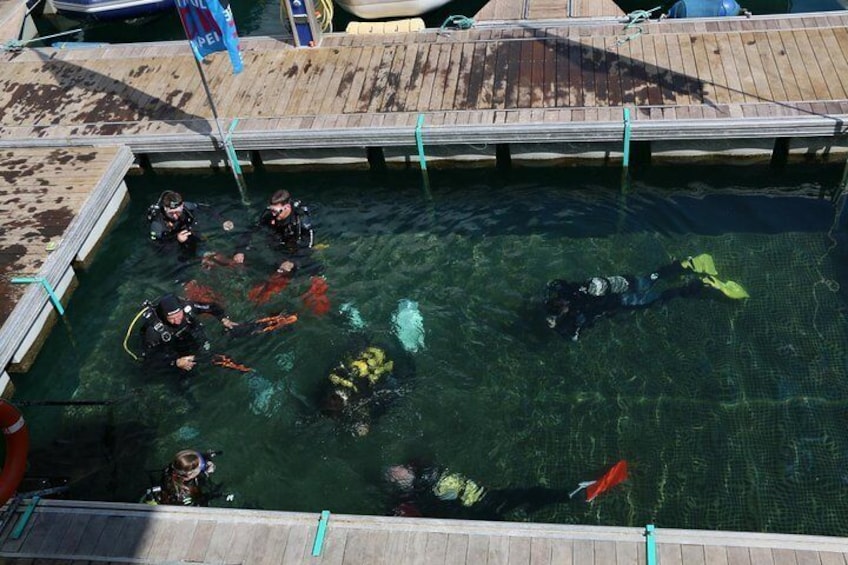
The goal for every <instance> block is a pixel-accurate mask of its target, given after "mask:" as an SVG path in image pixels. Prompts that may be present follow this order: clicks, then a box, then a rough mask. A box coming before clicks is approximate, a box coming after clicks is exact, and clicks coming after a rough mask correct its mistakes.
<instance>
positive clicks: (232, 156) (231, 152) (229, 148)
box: [192, 57, 247, 204]
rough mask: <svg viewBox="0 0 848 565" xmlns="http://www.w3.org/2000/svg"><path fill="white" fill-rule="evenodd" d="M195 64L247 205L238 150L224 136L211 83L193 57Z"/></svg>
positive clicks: (231, 168)
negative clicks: (210, 86)
mask: <svg viewBox="0 0 848 565" xmlns="http://www.w3.org/2000/svg"><path fill="white" fill-rule="evenodd" d="M192 58H193V59H194V64H195V65H196V66H197V72H199V73H200V81H201V82H202V83H203V90H205V91H206V100H208V101H209V107H210V108H211V109H212V118H213V119H214V120H215V127H216V128H218V135H219V136H220V138H221V145H222V146H223V148H224V154H225V155H226V161H227V163H228V164H229V165H230V170H231V171H232V172H233V177H235V179H236V185H238V189H239V194H240V195H241V201H242V202H243V203H244V204H247V183H245V181H244V175H243V174H242V172H241V165H239V162H238V156H237V155H236V150H235V148H234V147H233V145H232V141H231V140H230V138H229V136H225V135H224V130H222V129H221V122H220V121H219V120H218V109H217V108H216V107H215V99H214V98H212V90H210V88H209V83H208V82H207V80H206V73H205V72H203V65H201V64H200V61H198V60H197V57H192Z"/></svg>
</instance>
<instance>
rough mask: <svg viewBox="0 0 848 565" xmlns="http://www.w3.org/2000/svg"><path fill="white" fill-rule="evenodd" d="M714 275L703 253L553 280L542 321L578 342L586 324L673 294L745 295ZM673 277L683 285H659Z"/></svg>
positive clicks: (663, 299) (671, 296) (708, 256)
mask: <svg viewBox="0 0 848 565" xmlns="http://www.w3.org/2000/svg"><path fill="white" fill-rule="evenodd" d="M717 275H718V272H717V271H716V268H715V263H714V262H713V258H712V257H711V256H710V255H708V254H706V253H704V254H701V255H698V256H697V257H689V258H687V259H685V260H683V261H675V262H673V263H671V264H669V265H666V266H664V267H662V268H660V269H659V270H657V271H656V272H654V273H651V274H650V275H647V276H641V277H634V276H629V275H624V276H622V275H615V276H611V277H592V278H591V279H589V280H587V281H585V282H582V283H570V282H567V281H564V280H562V279H556V280H553V281H551V282H549V283H548V286H547V289H546V296H545V309H546V311H547V317H546V321H547V324H548V327H549V328H551V329H553V330H556V331H557V332H558V333H559V334H560V335H562V336H564V337H568V338H570V339H571V340H572V341H577V340H578V339H579V338H580V332H581V331H582V330H583V329H584V328H587V327H590V326H591V325H592V324H593V323H594V322H595V321H596V320H598V319H600V318H602V317H604V316H609V315H612V314H614V313H616V312H619V311H623V310H635V309H638V308H646V307H648V306H650V305H651V304H656V303H662V302H665V301H668V300H671V299H672V298H676V297H707V296H710V295H712V296H722V295H723V296H726V297H728V298H732V299H742V298H748V293H747V292H746V291H745V289H744V288H742V286H741V285H740V284H738V283H736V282H733V281H721V280H719V279H718V278H717ZM677 279H683V280H682V283H683V284H681V285H679V286H670V287H666V288H665V290H659V289H658V288H657V287H659V286H662V283H668V282H669V281H674V280H677Z"/></svg>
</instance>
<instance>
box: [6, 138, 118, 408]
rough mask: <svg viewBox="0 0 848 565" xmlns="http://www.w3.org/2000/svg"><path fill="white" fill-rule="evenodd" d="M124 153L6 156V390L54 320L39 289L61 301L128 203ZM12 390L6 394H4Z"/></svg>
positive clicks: (22, 152)
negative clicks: (10, 372)
mask: <svg viewBox="0 0 848 565" xmlns="http://www.w3.org/2000/svg"><path fill="white" fill-rule="evenodd" d="M132 158H133V157H132V153H130V151H129V150H128V149H127V148H125V147H99V148H96V149H95V148H92V147H88V148H54V149H34V148H30V149H5V150H2V151H0V326H2V327H0V369H3V373H2V377H0V392H3V391H5V389H6V387H7V385H8V384H9V377H8V375H7V374H6V372H5V369H7V368H10V365H11V369H13V370H26V368H27V367H28V365H29V364H31V362H32V360H33V357H34V355H35V353H36V352H37V351H38V348H39V346H40V342H41V340H42V339H43V337H44V334H45V333H46V331H47V330H48V329H49V327H50V326H51V325H52V323H53V322H55V320H56V316H55V313H54V306H53V305H52V304H51V302H50V296H49V295H48V293H47V292H46V290H45V286H43V285H42V284H40V283H29V284H14V283H13V281H15V280H16V278H17V279H21V278H30V279H31V278H35V277H43V278H44V279H45V283H46V285H49V286H50V287H51V288H52V289H53V290H54V291H55V293H56V294H57V295H58V296H59V297H62V296H64V295H65V294H67V293H69V292H70V291H71V290H72V289H73V286H74V284H75V277H74V271H73V265H75V264H77V265H79V264H84V263H85V262H86V261H87V260H88V257H89V255H90V254H91V253H92V251H93V250H94V248H95V246H96V244H97V242H98V240H99V239H100V236H101V235H102V234H103V233H104V232H105V231H106V229H107V227H108V226H109V224H110V222H111V221H112V219H113V218H114V216H115V215H117V213H118V212H119V211H120V209H121V207H122V205H123V204H124V203H125V201H126V199H127V190H126V185H125V184H124V176H125V175H126V173H127V171H128V169H129V167H130V165H131V164H132ZM6 392H8V391H6Z"/></svg>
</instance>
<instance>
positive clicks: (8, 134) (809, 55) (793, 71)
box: [0, 12, 848, 159]
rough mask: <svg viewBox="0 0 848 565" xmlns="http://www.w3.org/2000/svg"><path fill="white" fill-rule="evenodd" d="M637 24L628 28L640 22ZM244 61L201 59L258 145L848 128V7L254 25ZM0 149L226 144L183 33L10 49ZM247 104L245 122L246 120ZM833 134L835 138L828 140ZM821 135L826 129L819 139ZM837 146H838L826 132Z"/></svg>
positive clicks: (732, 134)
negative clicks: (117, 42)
mask: <svg viewBox="0 0 848 565" xmlns="http://www.w3.org/2000/svg"><path fill="white" fill-rule="evenodd" d="M628 36H632V38H631V39H630V40H625V38H626V37H628ZM243 43H244V48H245V52H244V57H245V71H244V72H243V73H241V74H240V75H235V76H234V75H233V74H232V72H231V69H230V66H229V62H228V61H227V58H226V55H225V54H216V55H215V56H213V57H211V62H209V63H207V64H205V65H204V68H205V70H206V74H207V76H208V77H209V82H210V86H211V90H212V92H213V93H214V96H215V98H216V103H217V107H218V111H219V114H220V116H221V121H222V125H223V127H224V129H225V130H226V129H229V128H230V127H231V126H232V130H233V133H232V140H233V143H234V145H235V147H236V148H237V149H239V150H242V151H243V152H246V151H252V150H255V151H275V150H284V151H285V150H296V149H313V148H334V149H338V148H351V150H352V151H354V152H356V153H357V154H358V155H360V156H361V157H362V158H363V159H364V154H365V148H366V147H375V148H386V147H399V148H401V150H414V147H415V130H416V126H417V124H418V120H419V117H420V116H422V115H423V120H424V122H423V126H422V128H421V133H422V138H423V141H424V144H425V146H427V147H434V146H449V145H452V144H453V145H456V144H490V145H491V146H494V145H495V144H534V143H542V142H544V143H560V144H561V143H578V142H590V143H599V142H608V143H613V144H615V145H616V146H617V147H620V146H621V139H622V133H623V111H624V110H625V109H628V110H629V111H630V120H631V124H632V139H633V140H634V141H637V142H638V141H652V142H654V143H655V149H656V148H657V147H660V146H661V145H662V144H663V143H668V142H670V144H671V145H673V147H674V148H679V147H681V146H685V144H686V143H687V142H691V143H693V144H696V145H697V144H701V145H703V144H704V142H705V140H711V139H712V140H722V142H725V141H727V140H734V139H743V140H750V139H755V140H756V139H760V140H765V143H772V142H773V141H774V139H775V138H779V137H786V138H806V137H818V138H823V139H826V140H834V139H835V136H841V135H842V134H843V133H844V130H845V125H844V124H845V123H846V118H848V80H846V78H845V77H848V58H846V55H845V54H846V53H848V12H833V13H820V14H800V15H784V16H779V17H762V18H756V19H753V18H752V19H748V18H725V19H722V20H707V21H701V20H698V21H676V20H675V21H668V20H667V21H663V22H650V23H645V24H643V25H642V26H641V33H639V32H638V30H636V29H630V30H626V31H625V30H624V29H623V26H622V25H621V24H617V23H610V22H606V23H599V22H593V21H587V22H582V23H575V22H565V23H560V22H551V23H550V25H548V24H547V23H538V22H533V21H523V22H518V23H516V24H510V25H490V26H486V25H482V26H478V27H476V28H473V29H471V30H468V31H451V32H445V31H438V30H426V31H424V32H418V33H409V34H395V35H385V36H380V35H367V36H362V35H359V36H350V35H344V34H333V35H329V36H327V37H326V38H325V40H324V42H323V44H322V46H321V47H318V48H308V49H301V50H298V49H294V48H292V47H290V46H289V45H287V44H284V43H282V42H280V41H277V40H274V39H272V38H261V39H247V40H244V42H243ZM0 60H2V63H3V65H2V69H3V70H2V73H0V85H2V92H0V147H32V146H67V145H76V144H93V145H101V144H109V145H114V144H125V145H127V146H128V147H130V148H131V149H132V150H133V152H134V153H136V154H149V155H150V154H169V153H174V152H178V151H186V152H195V153H196V152H199V151H213V150H214V149H215V148H216V143H215V138H217V137H218V134H217V127H216V126H215V124H214V122H213V121H212V120H211V112H210V109H209V106H208V103H207V101H206V97H205V96H204V94H203V89H202V87H201V83H200V78H199V76H198V73H197V70H196V68H195V64H194V61H193V59H192V56H191V53H190V52H189V49H188V47H187V46H186V44H185V43H184V42H175V43H169V44H139V45H127V46H109V47H105V48H95V49H77V50H69V51H64V52H63V51H56V50H52V49H33V50H26V51H24V52H20V53H4V54H2V55H0ZM235 120H237V122H236V121H235ZM828 143H829V142H828ZM819 145H822V144H821V143H820V144H819ZM825 145H826V144H825Z"/></svg>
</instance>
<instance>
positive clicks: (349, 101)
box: [339, 46, 379, 114]
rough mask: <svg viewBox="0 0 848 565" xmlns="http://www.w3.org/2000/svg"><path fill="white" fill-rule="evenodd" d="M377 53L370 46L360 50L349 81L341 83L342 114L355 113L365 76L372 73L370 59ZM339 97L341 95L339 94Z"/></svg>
mask: <svg viewBox="0 0 848 565" xmlns="http://www.w3.org/2000/svg"><path fill="white" fill-rule="evenodd" d="M375 53H378V54H379V52H378V51H377V50H376V49H375V48H374V47H372V46H367V47H363V48H362V55H361V56H360V59H359V61H358V63H357V66H356V70H355V71H352V72H351V75H350V81H349V82H347V81H342V83H343V85H344V98H345V103H344V106H343V107H342V113H345V114H347V113H350V112H356V111H357V109H358V108H359V98H360V95H362V92H363V86H364V84H365V80H366V78H367V75H368V74H369V73H371V72H372V69H371V58H372V57H373V56H375ZM339 95H342V93H341V92H340V93H339Z"/></svg>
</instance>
